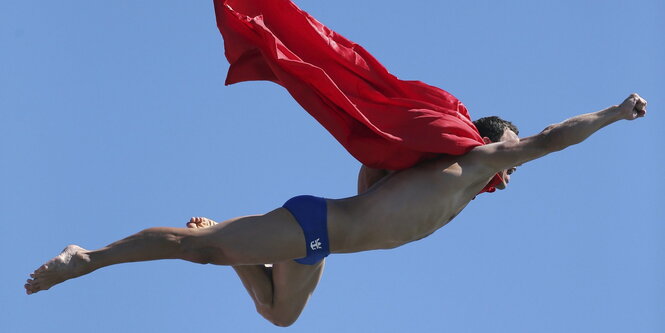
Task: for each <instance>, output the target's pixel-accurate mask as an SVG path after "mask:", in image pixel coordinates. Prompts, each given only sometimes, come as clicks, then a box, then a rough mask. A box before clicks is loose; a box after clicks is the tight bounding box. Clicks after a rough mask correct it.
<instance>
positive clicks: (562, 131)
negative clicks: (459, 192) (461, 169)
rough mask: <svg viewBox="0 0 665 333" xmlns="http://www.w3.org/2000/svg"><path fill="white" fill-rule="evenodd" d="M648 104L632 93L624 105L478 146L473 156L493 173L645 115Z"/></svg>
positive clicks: (471, 156)
mask: <svg viewBox="0 0 665 333" xmlns="http://www.w3.org/2000/svg"><path fill="white" fill-rule="evenodd" d="M646 105H647V102H646V100H644V99H643V98H642V97H640V96H639V95H638V94H632V95H630V96H629V97H628V98H626V100H624V101H623V103H621V104H620V105H615V106H612V107H609V108H607V109H605V110H601V111H597V112H593V113H587V114H582V115H579V116H576V117H573V118H570V119H567V120H565V121H563V122H561V123H558V124H554V125H550V126H548V127H547V128H545V129H544V130H543V131H542V132H540V133H539V134H536V135H534V136H531V137H528V138H524V139H520V140H514V141H504V142H498V143H493V144H489V145H485V146H481V147H477V148H476V149H474V150H472V151H471V152H470V153H469V158H471V159H476V158H479V159H481V161H482V164H484V165H486V166H487V167H488V168H489V170H488V171H489V172H490V173H493V172H498V171H500V170H505V169H509V168H512V167H515V166H518V165H521V164H523V163H526V162H528V161H531V160H534V159H536V158H539V157H542V156H544V155H547V154H549V153H552V152H555V151H559V150H563V149H565V148H567V147H569V146H572V145H575V144H578V143H580V142H582V141H584V140H585V139H586V138H588V137H589V136H591V134H593V133H595V132H596V131H598V130H600V129H601V128H603V127H605V126H607V125H609V124H612V123H614V122H616V121H619V120H622V119H626V120H634V119H637V118H641V117H644V116H645V115H646Z"/></svg>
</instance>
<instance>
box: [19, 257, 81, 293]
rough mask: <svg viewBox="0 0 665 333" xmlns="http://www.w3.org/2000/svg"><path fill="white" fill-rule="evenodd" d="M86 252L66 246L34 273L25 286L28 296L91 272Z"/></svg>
mask: <svg viewBox="0 0 665 333" xmlns="http://www.w3.org/2000/svg"><path fill="white" fill-rule="evenodd" d="M87 252H88V251H87V250H86V249H84V248H81V247H79V246H76V245H69V246H67V247H66V248H65V249H64V250H62V252H61V253H60V254H59V255H58V256H57V257H55V258H53V259H51V260H49V261H48V262H46V263H45V264H43V265H42V266H41V267H39V268H38V269H37V270H36V271H35V272H34V273H32V274H30V277H31V278H32V279H29V280H28V283H26V285H25V291H26V293H27V294H28V295H30V294H34V293H36V292H38V291H41V290H48V289H49V288H51V287H53V286H54V285H56V284H58V283H62V282H64V281H67V280H69V279H72V278H75V277H78V276H81V275H83V274H86V273H89V272H90V271H92V269H91V268H90V265H89V262H90V259H89V257H88V255H87Z"/></svg>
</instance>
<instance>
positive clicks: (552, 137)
mask: <svg viewBox="0 0 665 333" xmlns="http://www.w3.org/2000/svg"><path fill="white" fill-rule="evenodd" d="M557 128H558V127H557V125H550V126H547V127H546V128H545V129H544V130H543V131H542V132H540V134H539V135H538V139H539V141H540V146H541V148H542V149H543V150H544V151H546V152H547V153H553V152H556V151H560V150H564V149H566V147H568V146H570V144H568V143H567V142H566V140H565V138H564V137H563V136H562V135H561V133H558V131H557Z"/></svg>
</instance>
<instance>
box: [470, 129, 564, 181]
mask: <svg viewBox="0 0 665 333" xmlns="http://www.w3.org/2000/svg"><path fill="white" fill-rule="evenodd" d="M548 146H549V145H548V143H547V137H546V135H544V134H543V133H540V134H537V135H534V136H530V137H526V138H521V139H520V138H517V136H515V137H514V138H511V139H509V140H506V141H501V142H495V143H490V144H486V145H483V146H478V147H475V148H474V149H472V150H471V151H470V152H469V153H467V154H466V155H464V157H463V158H462V160H463V161H464V162H466V163H468V164H475V165H478V166H483V167H485V168H487V169H488V171H489V172H490V173H492V172H498V171H501V170H505V169H509V168H512V167H515V166H518V165H521V164H523V163H526V162H528V161H531V160H534V159H536V158H539V157H542V156H544V155H546V154H548V153H549V152H551V149H549V148H548Z"/></svg>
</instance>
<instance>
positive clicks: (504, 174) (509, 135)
mask: <svg viewBox="0 0 665 333" xmlns="http://www.w3.org/2000/svg"><path fill="white" fill-rule="evenodd" d="M499 141H500V142H506V141H513V142H519V141H520V138H519V137H518V136H517V134H515V132H513V131H511V130H510V129H507V128H506V130H505V131H504V132H503V135H502V136H501V138H500V139H499ZM515 170H516V168H515V167H512V168H510V169H506V170H503V171H501V172H499V176H501V183H499V184H498V185H496V188H497V189H499V190H504V189H505V188H506V186H508V183H510V175H512V174H513V172H515Z"/></svg>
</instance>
